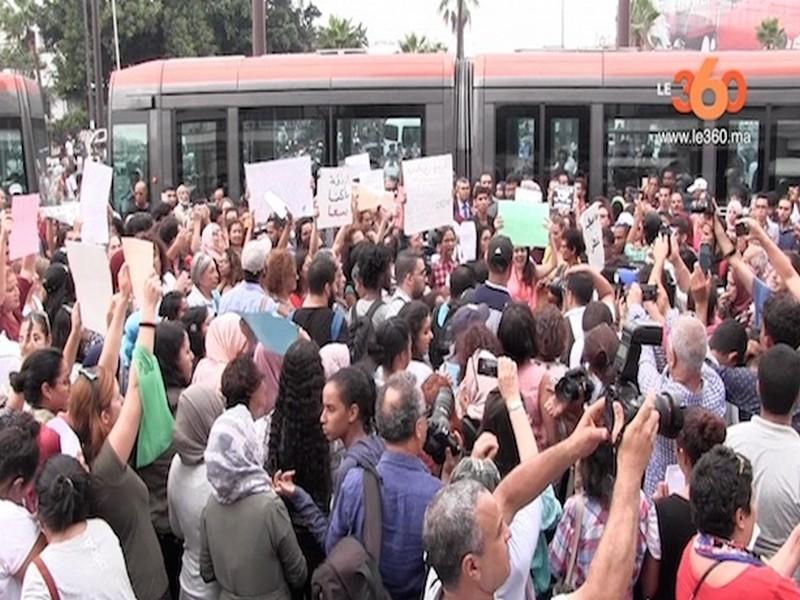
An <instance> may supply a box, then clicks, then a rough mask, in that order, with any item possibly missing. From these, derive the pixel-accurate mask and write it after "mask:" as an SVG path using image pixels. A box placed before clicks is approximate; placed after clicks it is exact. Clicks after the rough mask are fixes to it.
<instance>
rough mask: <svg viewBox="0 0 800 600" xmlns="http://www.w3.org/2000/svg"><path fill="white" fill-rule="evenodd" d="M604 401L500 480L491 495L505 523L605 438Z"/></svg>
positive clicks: (606, 431)
mask: <svg viewBox="0 0 800 600" xmlns="http://www.w3.org/2000/svg"><path fill="white" fill-rule="evenodd" d="M604 403H605V401H604V400H599V401H597V402H595V403H594V404H593V405H592V406H590V407H589V408H588V409H587V410H586V411H585V412H584V413H583V417H581V420H580V422H579V423H578V425H577V427H576V428H575V431H573V432H572V435H570V436H569V437H568V438H567V439H566V440H564V441H563V442H561V443H560V444H556V445H555V446H551V447H550V448H548V449H547V450H545V451H544V452H541V453H539V454H537V455H536V456H534V457H532V458H530V459H528V460H526V461H524V462H521V463H520V464H519V465H518V466H517V467H516V468H515V469H514V470H513V471H511V473H509V474H508V475H507V476H506V477H505V479H503V480H502V481H501V482H500V485H499V486H497V489H496V490H495V492H494V496H495V499H496V500H497V502H498V504H499V506H500V510H501V511H502V513H503V517H504V519H506V522H507V523H510V522H511V518H512V517H513V516H514V514H516V512H517V511H518V510H519V509H520V508H522V507H523V506H525V505H527V504H529V503H531V502H533V500H535V499H536V498H537V497H538V496H539V495H540V494H541V493H542V491H544V489H545V488H546V487H547V486H548V485H550V482H552V481H553V480H554V479H556V478H557V477H559V476H560V475H561V474H562V473H563V472H564V471H566V470H567V469H568V468H569V467H570V466H572V465H573V464H574V463H575V461H577V460H578V459H579V458H583V457H584V456H588V455H589V454H591V453H592V452H594V450H595V448H597V446H598V445H599V444H600V443H602V442H604V441H606V440H607V439H608V430H607V429H606V428H605V427H604V426H603V425H602V424H601V422H602V417H603V408H604V406H605V404H604ZM628 579H630V577H629V578H628Z"/></svg>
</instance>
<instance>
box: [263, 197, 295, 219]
mask: <svg viewBox="0 0 800 600" xmlns="http://www.w3.org/2000/svg"><path fill="white" fill-rule="evenodd" d="M264 201H265V202H266V203H267V205H269V207H270V208H271V209H272V212H274V213H275V216H276V217H278V218H279V219H281V220H283V219H285V218H286V217H287V216H288V215H289V207H288V206H287V205H286V203H285V202H284V201H283V200H282V199H281V198H280V197H279V196H278V194H276V193H275V192H272V191H269V192H266V193H265V194H264Z"/></svg>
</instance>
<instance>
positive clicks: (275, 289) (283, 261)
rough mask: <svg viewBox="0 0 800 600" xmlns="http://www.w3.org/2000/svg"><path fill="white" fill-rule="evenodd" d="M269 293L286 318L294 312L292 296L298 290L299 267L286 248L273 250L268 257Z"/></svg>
mask: <svg viewBox="0 0 800 600" xmlns="http://www.w3.org/2000/svg"><path fill="white" fill-rule="evenodd" d="M266 283H267V293H268V294H269V295H270V297H271V298H272V299H273V300H274V301H275V303H276V304H277V305H278V312H279V313H280V314H282V315H284V316H286V315H288V314H289V313H291V312H292V311H293V310H294V306H293V305H292V301H291V295H292V292H294V291H295V289H296V288H297V267H296V266H295V262H294V258H293V257H292V253H291V252H289V251H288V250H286V249H285V248H278V249H275V250H272V252H270V253H269V256H268V257H267V281H266Z"/></svg>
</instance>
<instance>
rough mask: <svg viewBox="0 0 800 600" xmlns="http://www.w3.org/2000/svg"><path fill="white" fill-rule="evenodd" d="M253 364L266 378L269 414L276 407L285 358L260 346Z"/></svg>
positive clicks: (257, 348) (265, 385) (257, 347)
mask: <svg viewBox="0 0 800 600" xmlns="http://www.w3.org/2000/svg"><path fill="white" fill-rule="evenodd" d="M253 362H255V363H256V367H258V370H259V371H260V372H261V375H262V376H263V378H264V387H265V388H266V389H267V399H268V401H269V409H268V411H267V412H269V411H270V410H272V409H273V407H274V406H275V400H276V399H277V398H278V385H279V382H280V379H281V368H282V367H283V356H281V355H280V354H275V353H274V352H270V351H269V350H267V349H266V348H264V346H262V345H261V344H258V346H256V351H255V352H254V353H253Z"/></svg>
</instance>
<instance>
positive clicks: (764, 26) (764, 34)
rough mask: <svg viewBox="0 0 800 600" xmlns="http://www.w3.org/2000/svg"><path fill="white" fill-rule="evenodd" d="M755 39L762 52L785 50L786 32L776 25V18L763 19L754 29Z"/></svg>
mask: <svg viewBox="0 0 800 600" xmlns="http://www.w3.org/2000/svg"><path fill="white" fill-rule="evenodd" d="M756 38H758V43H759V44H761V47H762V48H763V49H764V50H776V49H781V48H786V30H785V29H784V28H783V27H781V26H780V23H778V18H777V17H775V18H772V19H764V20H763V21H761V24H760V25H759V26H758V27H756Z"/></svg>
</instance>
